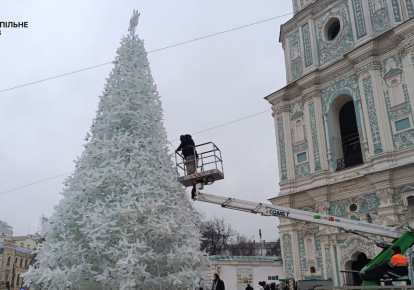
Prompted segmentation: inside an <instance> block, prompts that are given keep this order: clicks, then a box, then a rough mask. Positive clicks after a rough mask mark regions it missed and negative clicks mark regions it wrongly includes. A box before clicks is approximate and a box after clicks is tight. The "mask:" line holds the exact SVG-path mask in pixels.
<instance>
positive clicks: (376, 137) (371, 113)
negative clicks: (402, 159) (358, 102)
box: [362, 77, 383, 154]
mask: <svg viewBox="0 0 414 290" xmlns="http://www.w3.org/2000/svg"><path fill="white" fill-rule="evenodd" d="M362 82H363V85H364V94H365V98H366V101H367V110H368V119H369V125H370V127H371V136H372V143H373V144H374V154H379V153H382V152H383V150H382V143H381V136H380V130H379V125H378V118H377V110H376V108H375V101H374V93H373V89H372V81H371V77H369V78H366V79H363V80H362Z"/></svg>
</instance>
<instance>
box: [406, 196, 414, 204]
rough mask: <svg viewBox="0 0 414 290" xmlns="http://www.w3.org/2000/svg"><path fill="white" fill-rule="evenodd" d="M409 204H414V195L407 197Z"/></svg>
mask: <svg viewBox="0 0 414 290" xmlns="http://www.w3.org/2000/svg"><path fill="white" fill-rule="evenodd" d="M407 204H408V206H414V196H409V197H408V198H407Z"/></svg>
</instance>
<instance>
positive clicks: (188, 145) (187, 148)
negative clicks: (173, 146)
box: [177, 136, 198, 158]
mask: <svg viewBox="0 0 414 290" xmlns="http://www.w3.org/2000/svg"><path fill="white" fill-rule="evenodd" d="M180 140H181V144H180V146H178V148H177V151H180V150H181V149H182V150H183V155H184V157H185V158H187V156H190V155H194V152H195V155H196V157H197V158H198V154H197V151H196V150H195V149H194V147H195V143H194V141H193V139H192V138H191V137H187V136H184V138H180Z"/></svg>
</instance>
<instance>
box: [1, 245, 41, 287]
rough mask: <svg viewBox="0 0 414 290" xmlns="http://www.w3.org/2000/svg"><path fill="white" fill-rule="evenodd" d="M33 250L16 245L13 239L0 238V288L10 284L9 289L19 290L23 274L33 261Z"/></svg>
mask: <svg viewBox="0 0 414 290" xmlns="http://www.w3.org/2000/svg"><path fill="white" fill-rule="evenodd" d="M33 258H34V255H33V250H29V249H26V248H22V247H19V246H17V245H16V242H15V241H11V240H9V241H8V240H4V239H2V240H0V281H1V283H0V290H3V289H5V288H6V282H8V283H9V284H10V290H20V289H21V286H22V285H23V278H21V277H20V276H21V275H22V274H24V273H25V272H26V271H27V269H28V268H29V265H30V264H31V263H33V261H34V260H33Z"/></svg>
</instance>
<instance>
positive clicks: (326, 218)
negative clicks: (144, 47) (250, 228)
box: [176, 142, 414, 290]
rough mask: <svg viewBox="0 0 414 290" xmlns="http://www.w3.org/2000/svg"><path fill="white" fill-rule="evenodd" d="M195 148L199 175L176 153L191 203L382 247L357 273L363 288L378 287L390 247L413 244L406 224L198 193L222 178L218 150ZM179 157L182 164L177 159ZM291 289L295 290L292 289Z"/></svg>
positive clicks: (179, 178) (180, 179) (403, 248)
mask: <svg viewBox="0 0 414 290" xmlns="http://www.w3.org/2000/svg"><path fill="white" fill-rule="evenodd" d="M205 146H209V148H208V149H207V150H205V151H203V150H200V149H201V148H203V147H205ZM196 149H197V150H198V151H199V152H198V154H199V160H198V162H199V163H201V164H200V165H197V167H198V169H200V170H199V173H196V174H193V175H187V174H186V166H185V161H184V157H183V156H182V155H180V154H176V164H177V181H178V182H180V183H182V184H183V185H184V186H186V187H189V186H193V189H192V198H193V200H194V201H201V202H207V203H213V204H217V205H220V206H221V207H224V208H228V209H234V210H239V211H245V212H249V213H253V214H261V215H263V216H273V217H278V218H287V219H294V220H299V221H304V222H309V223H315V224H319V225H324V226H331V227H337V228H342V229H343V230H345V231H346V232H348V233H354V234H356V235H359V236H362V237H364V238H367V239H369V240H373V241H374V242H375V244H376V245H377V246H378V247H381V248H383V251H382V252H381V253H380V254H379V255H377V256H376V257H375V258H374V259H373V260H372V261H371V262H369V263H368V264H367V265H366V266H365V267H364V268H363V269H362V270H361V271H360V273H359V274H360V277H361V279H362V280H363V284H362V285H363V286H376V285H381V279H382V275H383V273H384V269H385V267H386V264H387V263H388V261H389V260H390V259H391V256H392V250H391V248H392V247H393V246H399V247H400V248H401V252H402V254H404V253H405V252H406V251H407V249H408V248H410V247H411V246H413V244H414V229H412V228H411V227H408V226H406V225H399V226H380V225H376V224H372V223H365V222H361V221H355V220H351V219H346V218H341V217H335V216H330V215H325V214H322V213H314V212H308V211H304V210H298V209H293V208H287V207H281V206H277V205H273V204H266V203H258V202H253V201H246V200H241V199H236V198H228V197H222V196H217V195H211V194H205V193H201V192H200V190H202V189H203V188H204V186H205V185H209V184H212V183H214V181H216V180H221V179H224V171H223V160H222V157H221V151H220V149H219V148H218V147H217V146H216V145H215V144H214V143H211V142H210V143H205V144H201V145H198V146H196ZM180 158H181V162H180V160H179V159H180ZM372 235H375V236H379V237H385V238H391V239H393V242H392V243H389V242H387V241H384V240H381V239H378V238H374V237H372ZM410 262H411V261H410ZM398 280H402V281H404V282H406V283H407V284H408V285H411V281H410V280H409V279H408V277H403V278H400V279H398ZM398 280H397V281H398ZM288 285H289V284H288ZM291 290H294V289H292V288H291Z"/></svg>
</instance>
